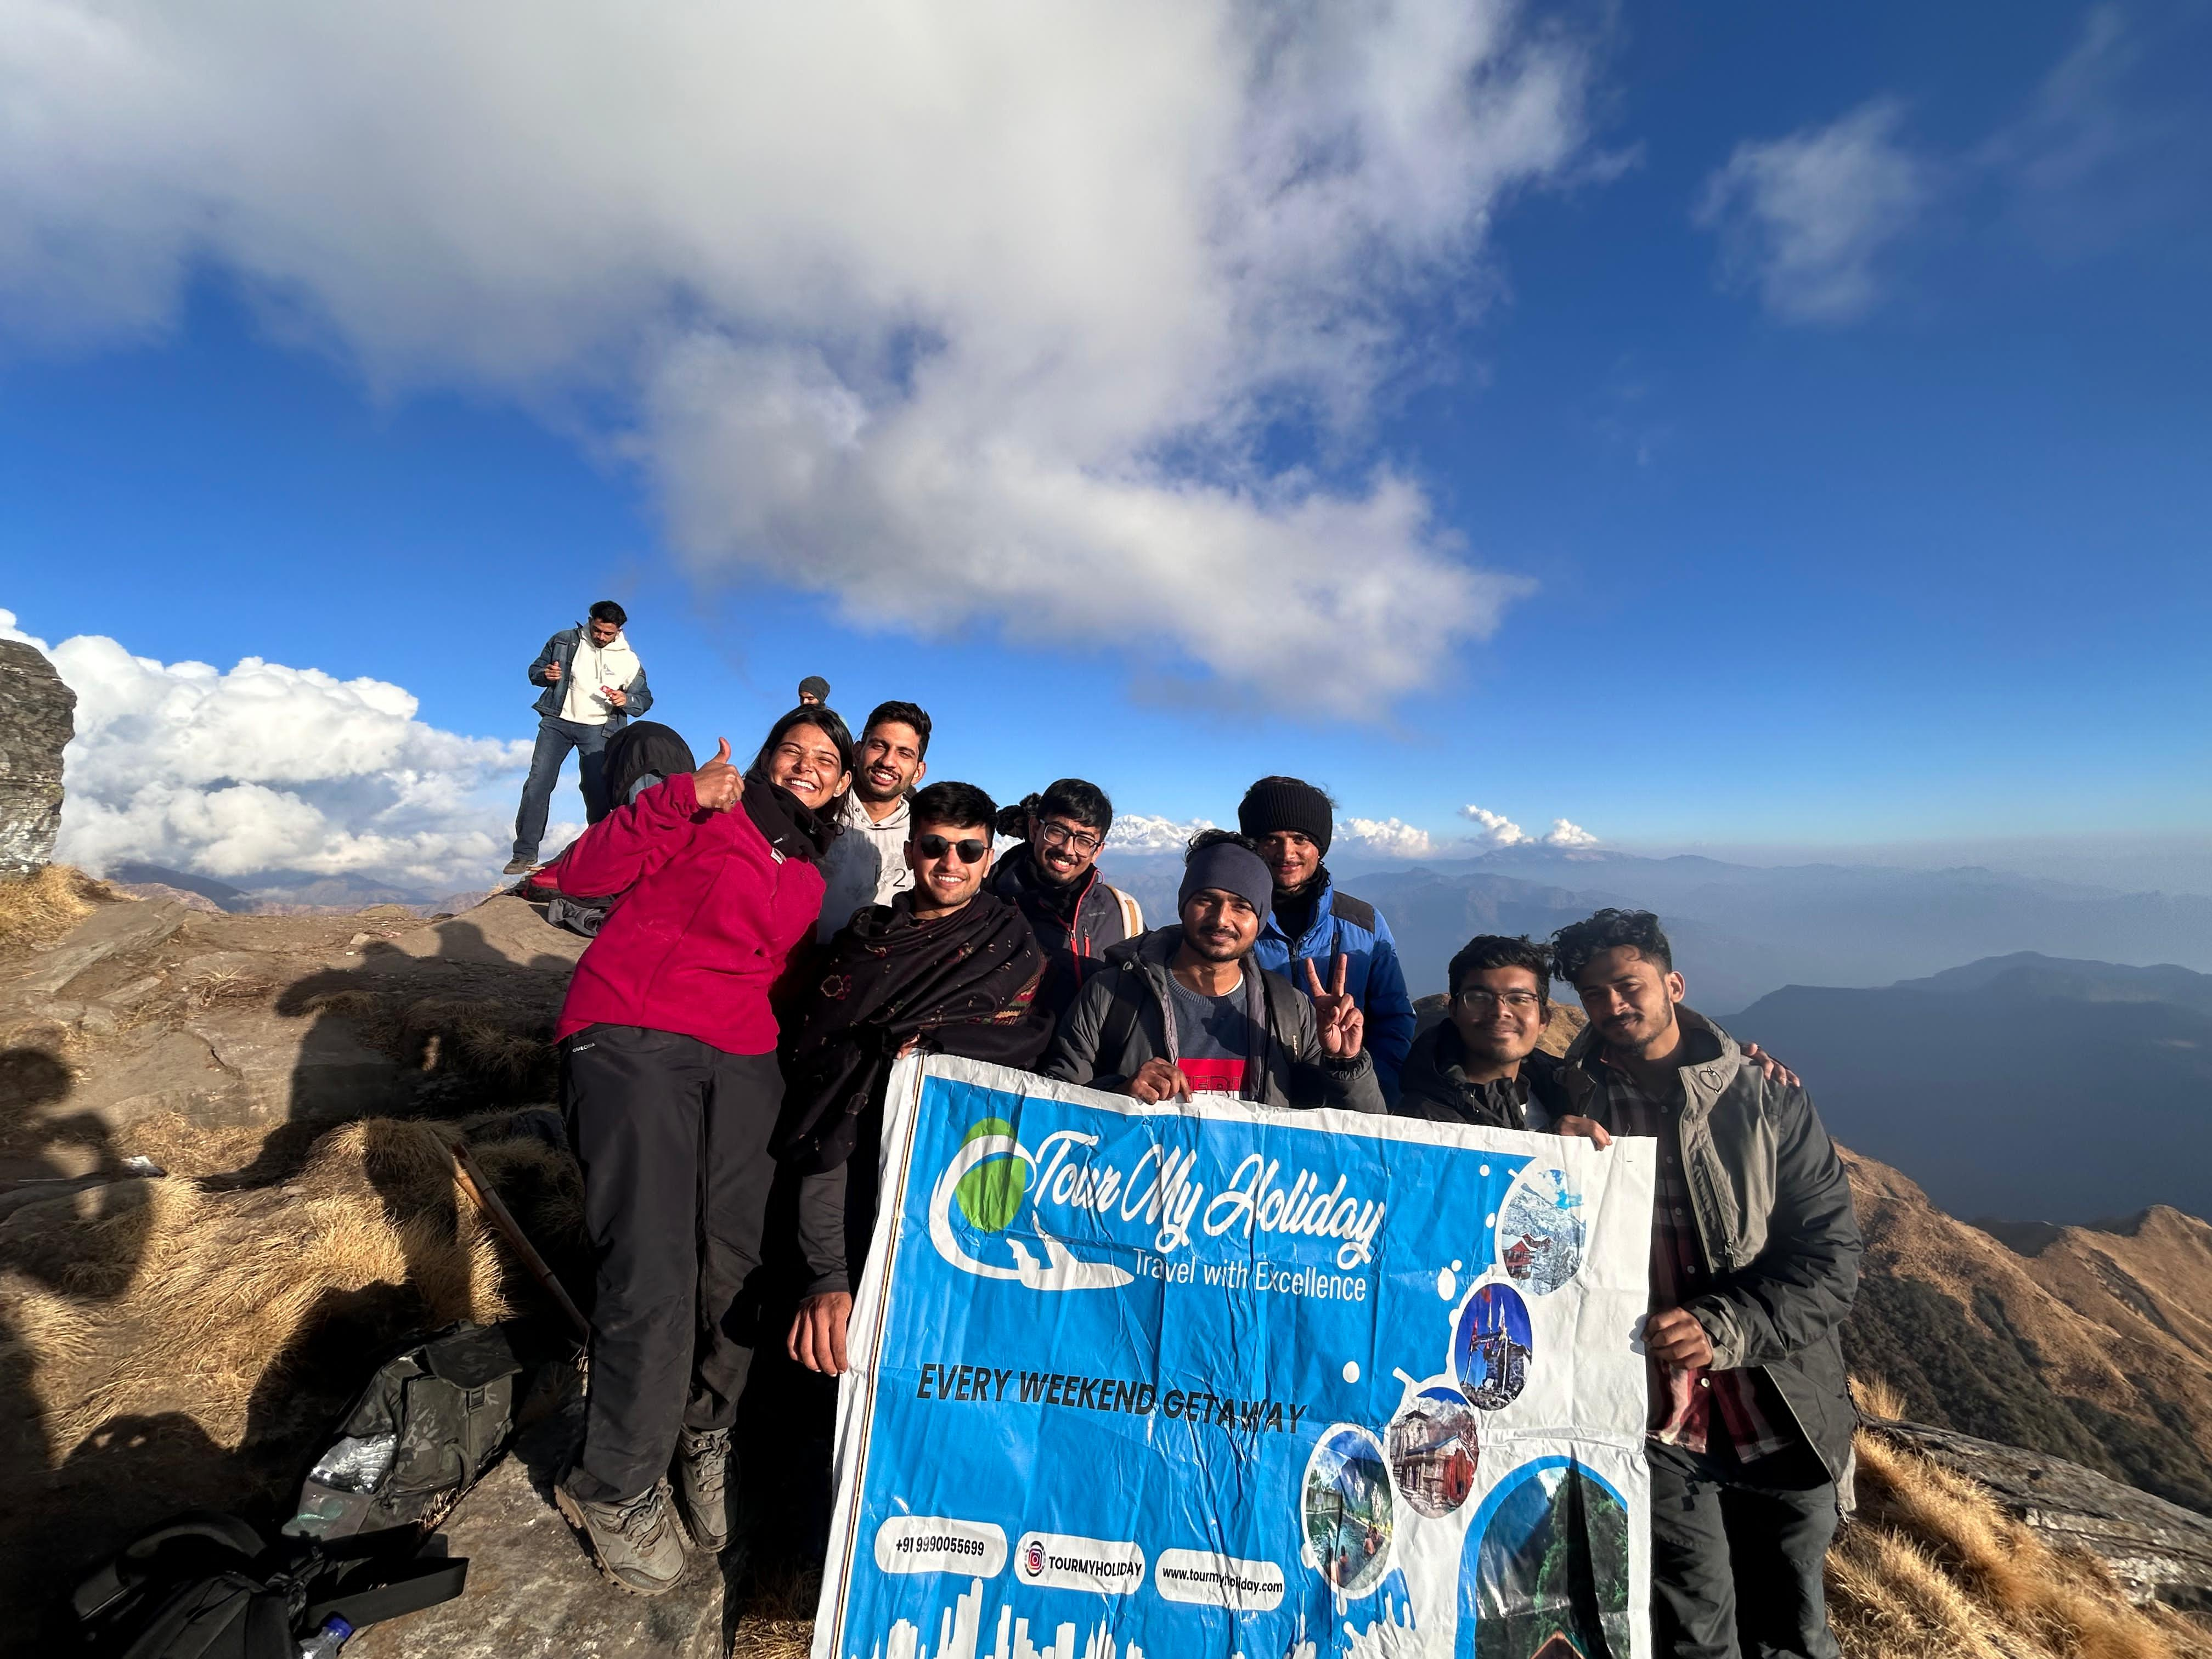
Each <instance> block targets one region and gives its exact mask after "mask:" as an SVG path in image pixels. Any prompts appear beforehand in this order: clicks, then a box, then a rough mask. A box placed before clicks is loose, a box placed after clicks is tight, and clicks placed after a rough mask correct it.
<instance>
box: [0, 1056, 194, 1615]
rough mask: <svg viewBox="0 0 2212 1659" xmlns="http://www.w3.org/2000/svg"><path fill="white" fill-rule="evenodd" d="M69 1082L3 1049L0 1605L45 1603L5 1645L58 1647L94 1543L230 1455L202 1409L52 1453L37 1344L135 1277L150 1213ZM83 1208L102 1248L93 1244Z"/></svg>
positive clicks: (127, 1424) (106, 1541) (59, 1067)
mask: <svg viewBox="0 0 2212 1659" xmlns="http://www.w3.org/2000/svg"><path fill="white" fill-rule="evenodd" d="M75 1086H76V1079H75V1076H74V1074H73V1073H71V1072H70V1068H69V1066H67V1065H66V1064H64V1062H63V1060H61V1058H60V1056H58V1055H57V1054H52V1053H50V1052H48V1051H46V1049H43V1048H8V1049H0V1145H5V1146H6V1147H7V1148H8V1149H9V1158H8V1164H9V1172H10V1176H11V1177H12V1178H11V1179H9V1181H7V1182H0V1281H4V1283H5V1284H6V1285H7V1287H8V1289H9V1291H10V1292H11V1293H12V1294H11V1295H10V1297H9V1306H10V1309H11V1310H12V1312H13V1315H14V1316H13V1317H0V1606H5V1607H11V1608H20V1609H25V1610H43V1611H40V1612H35V1613H33V1612H27V1614H26V1616H25V1617H23V1618H21V1619H19V1620H9V1621H0V1653H9V1652H21V1653H41V1654H43V1653H51V1652H54V1651H58V1650H59V1647H60V1644H62V1643H64V1642H65V1641H68V1640H69V1639H70V1638H71V1636H72V1635H73V1632H71V1631H70V1628H69V1626H68V1624H67V1622H66V1620H65V1615H64V1613H62V1612H58V1611H55V1603H56V1599H57V1597H58V1596H59V1597H61V1598H63V1599H64V1601H65V1598H66V1595H67V1591H68V1589H70V1587H71V1585H73V1584H74V1583H75V1579H76V1576H77V1575H78V1574H79V1573H80V1572H81V1571H83V1570H85V1569H87V1568H88V1567H89V1566H90V1565H93V1564H94V1560H95V1559H97V1555H98V1553H102V1552H105V1551H106V1550H107V1549H109V1548H111V1547H114V1546H116V1545H119V1544H120V1543H121V1542H122V1541H123V1540H124V1538H125V1537H127V1535H128V1534H122V1535H121V1536H118V1535H117V1524H118V1517H122V1518H125V1523H126V1524H127V1523H128V1522H127V1517H129V1516H133V1515H137V1514H138V1513H140V1512H141V1511H142V1510H146V1509H148V1508H149V1507H159V1506H160V1505H161V1504H164V1503H166V1502H167V1493H168V1492H170V1491H171V1490H172V1489H173V1488H174V1489H176V1490H182V1491H187V1492H197V1491H200V1490H202V1489H203V1488H204V1485H205V1482H206V1480H207V1477H208V1476H209V1474H210V1472H211V1471H212V1470H213V1469H215V1468H217V1467H219V1466H220V1465H221V1464H222V1462H223V1461H224V1460H225V1457H226V1454H224V1453H223V1452H222V1449H220V1448H218V1447H216V1446H214V1445H213V1443H211V1442H210V1441H209V1440H208V1438H207V1436H206V1435H205V1434H204V1432H202V1431H201V1430H200V1428H199V1425H197V1424H196V1423H193V1422H192V1421H191V1419H188V1418H183V1417H176V1418H173V1419H170V1418H164V1419H113V1420H112V1421H111V1422H109V1423H107V1424H104V1425H101V1427H100V1429H99V1430H97V1431H94V1434H93V1435H92V1436H90V1437H88V1438H87V1440H86V1441H85V1442H84V1443H83V1444H82V1446H79V1447H76V1448H72V1449H70V1451H69V1452H68V1454H67V1455H66V1456H58V1452H59V1450H60V1449H59V1448H58V1447H57V1446H56V1445H55V1443H54V1441H53V1437H52V1428H51V1425H52V1420H53V1418H54V1415H55V1413H54V1412H52V1411H50V1410H49V1409H48V1407H49V1401H48V1400H47V1391H46V1389H43V1388H41V1386H40V1369H41V1360H42V1358H43V1357H44V1356H45V1355H46V1353H47V1352H50V1351H51V1350H52V1346H53V1345H54V1344H55V1343H56V1342H57V1341H66V1340H67V1327H68V1323H69V1316H68V1312H67V1309H68V1307H69V1305H70V1304H82V1303H84V1302H94V1303H97V1302H102V1301H110V1300H112V1299H114V1298H116V1297H119V1296H121V1295H122V1294H123V1292H124V1291H125V1289H127V1288H128V1286H129V1285H130V1283H131V1279H132V1277H133V1276H134V1275H135V1274H136V1273H137V1270H138V1268H139V1267H140V1265H141V1263H142V1261H143V1259H144V1256H145V1252H146V1249H147V1246H148V1243H149V1240H150V1237H151V1231H152V1226H153V1215H152V1212H151V1210H150V1208H149V1206H148V1205H147V1204H146V1203H145V1201H144V1199H145V1190H144V1188H143V1185H142V1183H141V1182H138V1181H137V1180H135V1179H129V1178H127V1177H129V1176H131V1174H132V1173H133V1172H132V1171H131V1170H128V1169H126V1168H125V1165H124V1163H123V1161H122V1159H121V1158H120V1157H119V1155H118V1153H117V1152H116V1150H115V1146H114V1144H113V1139H112V1136H111V1135H110V1133H109V1132H108V1129H107V1126H106V1123H105V1122H104V1121H102V1120H101V1119H100V1117H99V1116H98V1115H95V1114H94V1113H90V1112H79V1113H71V1114H67V1115H63V1114H59V1113H57V1112H56V1111H55V1110H54V1108H55V1107H57V1106H59V1105H60V1104H62V1103H64V1101H66V1100H67V1099H68V1098H69V1097H70V1094H71V1092H72V1091H74V1089H75ZM57 1201H60V1202H65V1203H66V1204H67V1205H68V1206H69V1217H70V1220H69V1224H68V1225H59V1226H47V1225H40V1224H41V1223H42V1221H43V1220H44V1219H45V1218H46V1215H48V1214H50V1213H51V1212H42V1211H39V1210H38V1208H37V1206H40V1205H43V1204H50V1203H54V1202H57ZM87 1222H89V1223H90V1224H91V1225H92V1228H93V1230H94V1236H95V1237H97V1239H98V1241H99V1249H98V1254H97V1255H88V1253H87V1251H86V1249H85V1248H84V1240H85V1238H86V1237H87V1231H86V1226H85V1224H86V1223H87ZM53 1403H54V1404H55V1405H56V1406H57V1407H58V1406H60V1405H62V1404H64V1403H65V1402H59V1401H57V1402H53ZM85 1460H91V1461H90V1462H87V1461H85ZM156 1465H158V1466H160V1467H161V1468H168V1469H172V1470H173V1471H174V1472H175V1474H176V1479H175V1480H174V1481H170V1480H167V1479H165V1478H164V1477H162V1476H161V1474H158V1473H156V1471H155V1466H156ZM95 1466H96V1467H95ZM111 1474H113V1475H114V1477H115V1482H116V1483H115V1484H113V1485H112V1486H111V1485H110V1484H109V1478H110V1475H111ZM184 1506H185V1505H183V1504H178V1505H176V1506H175V1507H184ZM147 1518H148V1520H149V1521H150V1520H151V1519H154V1518H157V1517H155V1516H151V1515H150V1514H149V1516H148V1517H147ZM57 1620H59V1621H60V1622H56V1621H57Z"/></svg>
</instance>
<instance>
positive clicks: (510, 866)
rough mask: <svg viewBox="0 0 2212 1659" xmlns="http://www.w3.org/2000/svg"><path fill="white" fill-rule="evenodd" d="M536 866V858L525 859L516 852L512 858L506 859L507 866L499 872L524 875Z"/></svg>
mask: <svg viewBox="0 0 2212 1659" xmlns="http://www.w3.org/2000/svg"><path fill="white" fill-rule="evenodd" d="M537 867H538V860H536V859H526V858H525V857H523V856H522V854H520V853H517V854H515V855H514V856H513V858H511V859H509V860H507V868H506V869H504V870H502V871H501V872H500V874H501V875H502V876H526V875H528V874H529V873H530V872H532V870H535V869H536V868H537Z"/></svg>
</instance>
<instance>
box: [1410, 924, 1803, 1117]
mask: <svg viewBox="0 0 2212 1659" xmlns="http://www.w3.org/2000/svg"><path fill="white" fill-rule="evenodd" d="M1444 982H1445V983H1446V984H1448V985H1449V986H1450V987H1451V989H1450V991H1449V993H1448V996H1449V1001H1448V1002H1447V1003H1446V1005H1445V1009H1444V1014H1445V1017H1444V1018H1443V1019H1441V1020H1439V1021H1437V1023H1436V1024H1433V1025H1431V1026H1430V1027H1428V1028H1427V1029H1426V1030H1424V1031H1423V1032H1422V1033H1421V1034H1420V1036H1417V1037H1415V1038H1414V1039H1413V1048H1412V1050H1411V1051H1410V1052H1409V1053H1408V1054H1407V1056H1406V1065H1405V1069H1404V1070H1403V1071H1402V1072H1401V1073H1400V1074H1399V1079H1398V1100H1397V1103H1396V1104H1395V1105H1394V1106H1392V1107H1391V1110H1392V1111H1393V1112H1395V1113H1396V1114H1397V1115H1399V1116H1401V1117H1419V1118H1426V1119H1428V1120H1429V1121H1431V1122H1432V1123H1466V1124H1472V1125H1474V1127H1477V1128H1486V1129H1526V1128H1529V1127H1536V1128H1540V1129H1541V1128H1550V1127H1555V1126H1556V1125H1557V1123H1558V1121H1559V1119H1561V1118H1563V1117H1565V1116H1566V1115H1568V1114H1569V1113H1571V1111H1572V1110H1573V1108H1572V1107H1571V1106H1570V1105H1569V1104H1568V1096H1567V1091H1566V1088H1565V1084H1564V1082H1563V1080H1562V1077H1561V1068H1562V1066H1564V1065H1565V1062H1564V1061H1563V1060H1559V1059H1558V1058H1556V1057H1555V1056H1553V1055H1551V1054H1546V1053H1545V1052H1544V1051H1543V1050H1542V1049H1541V1048H1538V1047H1537V1046H1536V1045H1537V1044H1538V1043H1540V1042H1542V1041H1543V1037H1544V1033H1545V1031H1546V1030H1547V1029H1548V1028H1549V1027H1550V1025H1551V1023H1552V1000H1551V997H1552V951H1551V947H1550V946H1549V945H1542V944H1540V943H1538V942H1537V941H1536V940H1534V939H1530V938H1529V937H1528V935H1527V934H1526V933H1517V934H1510V935H1509V934H1504V933H1478V934H1476V935H1475V936H1474V938H1473V939H1469V940H1468V942H1467V943H1466V945H1463V946H1462V947H1461V950H1460V951H1459V954H1458V955H1456V956H1455V957H1453V958H1452V959H1451V965H1450V967H1449V968H1448V969H1445V973H1444ZM1743 1057H1744V1058H1745V1059H1746V1060H1749V1061H1750V1062H1751V1063H1752V1064H1753V1065H1754V1066H1757V1067H1758V1068H1759V1073H1760V1075H1761V1076H1763V1077H1765V1079H1768V1080H1769V1081H1770V1082H1777V1083H1781V1084H1784V1085H1790V1084H1794V1083H1796V1081H1797V1076H1796V1073H1794V1072H1792V1071H1790V1068H1789V1067H1788V1066H1784V1065H1782V1064H1781V1063H1780V1062H1779V1061H1778V1060H1775V1058H1774V1057H1773V1056H1772V1055H1771V1054H1762V1053H1761V1052H1760V1051H1759V1045H1758V1044H1757V1043H1755V1042H1747V1043H1746V1044H1744V1046H1743ZM1532 1105H1533V1106H1534V1108H1535V1110H1534V1113H1533V1115H1532V1114H1531V1112H1530V1110H1529V1108H1530V1107H1531V1106H1532Z"/></svg>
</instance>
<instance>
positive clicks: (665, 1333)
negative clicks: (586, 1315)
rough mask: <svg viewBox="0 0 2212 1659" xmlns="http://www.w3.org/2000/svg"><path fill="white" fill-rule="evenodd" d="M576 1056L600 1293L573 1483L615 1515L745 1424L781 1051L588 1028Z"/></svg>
mask: <svg viewBox="0 0 2212 1659" xmlns="http://www.w3.org/2000/svg"><path fill="white" fill-rule="evenodd" d="M562 1050H563V1054H562V1061H563V1064H562V1109H563V1115H565V1116H566V1118H567V1120H568V1144H569V1145H570V1146H573V1147H574V1148H575V1152H576V1161H577V1162H578V1163H579V1164H581V1165H582V1166H583V1171H584V1231H585V1233H586V1237H588V1239H589V1240H590V1243H591V1250H592V1259H593V1261H594V1262H595V1264H596V1265H595V1268H594V1274H593V1277H594V1280H595V1285H596V1291H597V1294H596V1297H595V1298H594V1300H593V1303H592V1370H591V1385H590V1394H589V1397H588V1399H587V1400H586V1403H585V1411H584V1443H583V1445H582V1447H581V1448H580V1449H579V1450H578V1451H577V1453H576V1461H575V1464H574V1468H572V1469H571V1470H570V1471H569V1474H568V1479H567V1484H568V1490H569V1491H570V1492H574V1494H575V1495H576V1496H577V1497H578V1498H583V1499H585V1500H586V1502H589V1503H594V1504H612V1503H617V1502H620V1501H622V1500H624V1499H627V1498H635V1497H636V1496H637V1495H638V1494H639V1493H640V1492H643V1491H644V1490H645V1489H646V1488H647V1486H651V1485H652V1484H653V1482H654V1481H656V1480H659V1479H660V1477H661V1475H662V1474H665V1472H666V1471H667V1468H668V1464H669V1460H670V1459H671V1457H673V1456H674V1455H675V1452H676V1442H677V1437H678V1431H679V1430H680V1429H689V1430H690V1431H693V1432H694V1433H700V1432H703V1431H708V1430H710V1429H726V1428H728V1427H729V1426H731V1425H732V1423H734V1422H735V1421H736V1420H737V1413H738V1396H739V1395H742V1394H743V1393H744V1387H745V1377H746V1375H747V1373H748V1372H749V1371H750V1369H751V1366H752V1357H753V1352H752V1344H753V1340H754V1336H755V1333H756V1330H757V1316H756V1315H755V1314H754V1313H753V1311H752V1310H750V1308H749V1307H747V1306H746V1305H745V1304H744V1303H743V1302H742V1301H741V1299H740V1297H739V1294H738V1293H739V1291H742V1290H743V1289H744V1285H745V1280H746V1279H747V1278H748V1277H749V1276H750V1274H751V1273H752V1271H753V1269H754V1268H755V1267H758V1266H759V1265H760V1252H761V1230H762V1226H763V1223H764V1222H765V1221H766V1219H767V1215H768V1200H769V1187H770V1185H771V1183H772V1182H773V1181H774V1179H775V1160H774V1159H773V1158H769V1153H768V1140H769V1132H770V1131H771V1130H773V1129H774V1128H775V1120H776V1114H777V1113H778V1111H779V1110H781V1108H782V1105H783V1074H782V1073H781V1071H780V1070H779V1069H778V1068H777V1066H776V1061H775V1054H773V1053H769V1054H725V1053H724V1052H723V1051H722V1050H721V1049H720V1048H714V1047H713V1046H712V1045H710V1044H708V1043H704V1042H700V1041H699V1039H698V1038H696V1037H690V1036H679V1035H678V1033H676V1032H673V1031H654V1030H647V1029H645V1028H644V1027H641V1026H636V1025H587V1026H586V1027H585V1028H584V1029H583V1030H580V1031H579V1032H577V1033H576V1034H575V1035H574V1036H572V1037H570V1038H569V1039H568V1041H567V1042H565V1043H563V1044H562Z"/></svg>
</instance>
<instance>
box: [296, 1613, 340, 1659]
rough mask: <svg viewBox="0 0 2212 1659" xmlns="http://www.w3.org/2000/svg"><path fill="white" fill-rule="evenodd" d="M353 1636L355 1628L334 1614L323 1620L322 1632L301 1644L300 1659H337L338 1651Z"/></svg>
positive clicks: (316, 1633)
mask: <svg viewBox="0 0 2212 1659" xmlns="http://www.w3.org/2000/svg"><path fill="white" fill-rule="evenodd" d="M352 1634H353V1626H351V1625H349V1624H348V1623H346V1621H345V1620H343V1619H341V1618H339V1617H338V1616H337V1614H336V1613H332V1614H331V1616H330V1617H329V1618H327V1619H325V1620H323V1627H322V1628H321V1629H320V1630H319V1631H317V1632H315V1633H314V1634H313V1636H310V1637H309V1638H307V1640H306V1641H304V1642H302V1643H301V1644H300V1659H337V1650H339V1649H340V1648H342V1647H343V1646H344V1645H345V1642H346V1638H347V1637H349V1636H350V1635H352Z"/></svg>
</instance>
